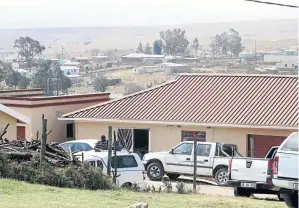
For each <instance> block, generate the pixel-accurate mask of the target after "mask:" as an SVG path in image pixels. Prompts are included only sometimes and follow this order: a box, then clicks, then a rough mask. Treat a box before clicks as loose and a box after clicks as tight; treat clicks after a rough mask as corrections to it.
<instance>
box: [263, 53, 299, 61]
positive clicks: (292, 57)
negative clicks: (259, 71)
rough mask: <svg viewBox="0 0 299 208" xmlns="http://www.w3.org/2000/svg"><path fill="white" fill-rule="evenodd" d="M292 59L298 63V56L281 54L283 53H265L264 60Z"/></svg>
mask: <svg viewBox="0 0 299 208" xmlns="http://www.w3.org/2000/svg"><path fill="white" fill-rule="evenodd" d="M286 61H292V62H296V63H298V56H283V55H280V56H278V55H265V56H264V62H286Z"/></svg>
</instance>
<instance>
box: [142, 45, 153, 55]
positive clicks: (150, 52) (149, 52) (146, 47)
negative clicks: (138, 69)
mask: <svg viewBox="0 0 299 208" xmlns="http://www.w3.org/2000/svg"><path fill="white" fill-rule="evenodd" d="M144 53H145V54H152V48H151V47H150V44H149V43H148V42H147V43H146V45H145V48H144Z"/></svg>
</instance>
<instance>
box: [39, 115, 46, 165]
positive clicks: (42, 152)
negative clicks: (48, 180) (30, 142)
mask: <svg viewBox="0 0 299 208" xmlns="http://www.w3.org/2000/svg"><path fill="white" fill-rule="evenodd" d="M42 123H43V124H42V125H43V133H42V141H41V154H40V156H41V161H43V160H44V158H45V152H46V144H47V119H45V116H44V114H43V116H42Z"/></svg>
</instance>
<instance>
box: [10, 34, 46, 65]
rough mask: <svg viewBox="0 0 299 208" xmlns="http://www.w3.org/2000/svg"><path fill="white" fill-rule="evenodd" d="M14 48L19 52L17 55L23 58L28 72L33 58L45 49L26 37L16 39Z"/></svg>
mask: <svg viewBox="0 0 299 208" xmlns="http://www.w3.org/2000/svg"><path fill="white" fill-rule="evenodd" d="M14 48H17V49H18V50H19V52H18V53H19V55H20V56H21V57H23V58H25V61H26V63H27V64H28V69H29V70H30V69H31V67H32V64H33V59H34V57H35V56H36V55H39V54H42V52H43V51H44V50H45V49H46V48H45V47H44V46H42V45H41V44H40V43H39V42H38V41H37V40H34V39H32V38H30V37H28V36H27V37H20V38H19V39H16V40H15V42H14Z"/></svg>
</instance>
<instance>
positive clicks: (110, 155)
mask: <svg viewBox="0 0 299 208" xmlns="http://www.w3.org/2000/svg"><path fill="white" fill-rule="evenodd" d="M111 157H112V126H108V162H107V163H108V164H107V175H108V176H111ZM114 165H116V164H114Z"/></svg>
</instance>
